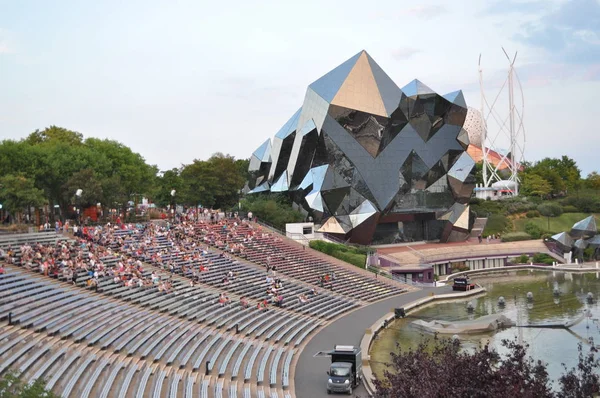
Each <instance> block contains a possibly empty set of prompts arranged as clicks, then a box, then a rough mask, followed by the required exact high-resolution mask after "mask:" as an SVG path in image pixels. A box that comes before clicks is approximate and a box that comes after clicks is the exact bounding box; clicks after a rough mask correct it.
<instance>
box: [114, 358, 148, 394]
mask: <svg viewBox="0 0 600 398" xmlns="http://www.w3.org/2000/svg"><path fill="white" fill-rule="evenodd" d="M137 371H138V365H137V364H135V363H132V364H131V367H130V368H129V370H128V371H127V373H126V374H125V379H123V383H121V389H120V390H119V397H126V396H127V390H128V389H129V385H130V384H131V380H132V379H133V376H134V375H135V373H136V372H137ZM142 393H143V392H142Z"/></svg>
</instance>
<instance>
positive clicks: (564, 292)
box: [370, 271, 600, 379]
mask: <svg viewBox="0 0 600 398" xmlns="http://www.w3.org/2000/svg"><path fill="white" fill-rule="evenodd" d="M472 280H473V281H475V282H476V283H478V284H480V285H482V286H483V287H485V288H486V289H487V293H485V294H484V295H480V296H479V297H470V298H465V299H461V300H454V301H445V302H437V303H433V304H431V305H429V306H427V307H423V308H422V309H419V310H417V311H414V312H411V313H410V314H408V316H407V317H406V318H404V319H398V320H396V321H394V322H392V323H391V324H390V325H389V327H388V328H387V329H385V330H382V331H381V332H380V334H379V335H378V336H377V338H376V339H375V341H373V344H372V346H371V352H370V355H371V368H372V369H373V372H374V373H375V375H377V376H383V371H384V369H385V363H386V362H388V361H389V359H390V358H389V353H390V352H397V348H396V342H398V343H400V346H401V347H402V348H403V349H407V348H409V347H416V346H417V345H418V344H419V343H420V342H421V341H423V339H431V338H432V337H433V335H432V334H427V333H426V332H424V331H422V330H419V329H417V328H415V327H413V326H411V322H413V321H415V320H417V319H423V320H426V321H430V320H434V319H435V320H445V321H464V320H473V319H476V318H478V317H481V316H484V315H490V314H503V315H505V316H506V317H508V318H510V319H511V320H512V321H513V322H515V323H516V324H517V325H527V324H548V323H564V322H568V321H575V320H578V319H582V316H583V314H585V312H586V311H587V310H588V309H589V314H588V316H585V317H583V319H582V320H581V321H580V322H578V323H577V324H575V325H574V326H572V327H571V328H570V329H569V330H567V329H548V328H546V329H544V328H522V327H511V328H509V329H504V330H500V331H497V332H488V333H480V334H462V335H459V338H460V340H461V343H462V346H463V347H464V348H465V349H474V348H475V347H478V346H479V345H482V344H485V343H486V342H488V341H489V343H490V346H491V347H493V348H495V349H496V350H497V351H498V352H500V353H502V352H503V349H502V346H501V341H502V340H503V339H510V340H514V339H517V341H520V342H523V343H527V344H529V350H528V352H529V355H530V356H532V357H533V358H535V359H541V360H542V361H544V362H546V363H547V364H548V373H549V375H550V378H551V379H557V378H558V377H559V376H560V375H561V374H562V373H563V366H562V365H561V364H562V363H564V364H565V365H567V367H568V368H571V367H573V366H574V365H576V363H577V357H578V353H577V344H578V343H580V342H582V343H583V344H584V351H586V352H587V350H588V349H589V347H590V345H589V341H590V338H591V339H593V341H594V342H595V344H600V323H599V321H598V318H600V306H599V305H598V303H597V301H596V298H598V297H600V273H582V274H578V273H568V272H558V271H502V272H497V273H489V274H487V275H481V276H478V277H477V278H475V277H472ZM555 289H559V290H560V294H559V295H558V296H557V295H555V293H554V290H555ZM528 292H531V293H533V300H531V301H530V300H528V299H527V293H528ZM588 292H591V293H592V294H593V295H594V301H593V302H592V303H591V304H588V303H587V300H586V297H587V294H588ZM500 296H502V297H504V298H505V305H504V306H503V307H502V306H500V305H498V298H499V297H500ZM469 302H471V303H472V304H473V306H474V310H473V312H472V313H470V312H469V311H467V304H468V303H469ZM445 336H446V337H448V338H450V337H452V336H451V335H445Z"/></svg>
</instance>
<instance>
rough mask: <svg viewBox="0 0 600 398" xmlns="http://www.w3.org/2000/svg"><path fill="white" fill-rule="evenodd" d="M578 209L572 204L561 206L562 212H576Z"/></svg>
mask: <svg viewBox="0 0 600 398" xmlns="http://www.w3.org/2000/svg"><path fill="white" fill-rule="evenodd" d="M578 212H579V209H578V208H577V207H575V206H573V205H565V206H563V213H578Z"/></svg>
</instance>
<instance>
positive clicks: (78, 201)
mask: <svg viewBox="0 0 600 398" xmlns="http://www.w3.org/2000/svg"><path fill="white" fill-rule="evenodd" d="M82 194H83V189H78V190H77V191H75V197H76V198H77V200H76V202H77V203H76V204H77V218H78V220H79V224H81V195H82Z"/></svg>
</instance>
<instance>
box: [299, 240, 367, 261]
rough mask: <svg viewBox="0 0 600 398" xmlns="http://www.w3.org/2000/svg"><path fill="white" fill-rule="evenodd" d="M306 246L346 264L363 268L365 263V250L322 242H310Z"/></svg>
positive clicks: (363, 248)
mask: <svg viewBox="0 0 600 398" xmlns="http://www.w3.org/2000/svg"><path fill="white" fill-rule="evenodd" d="M308 245H309V246H310V247H311V248H312V249H315V250H318V251H320V252H321V253H325V254H327V255H330V256H332V257H335V258H337V259H340V260H342V261H345V262H347V263H350V264H353V265H356V266H357V267H360V268H364V267H365V262H366V261H367V248H365V247H355V246H349V245H342V244H340V243H330V242H325V241H322V240H311V241H310V242H309V243H308Z"/></svg>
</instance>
